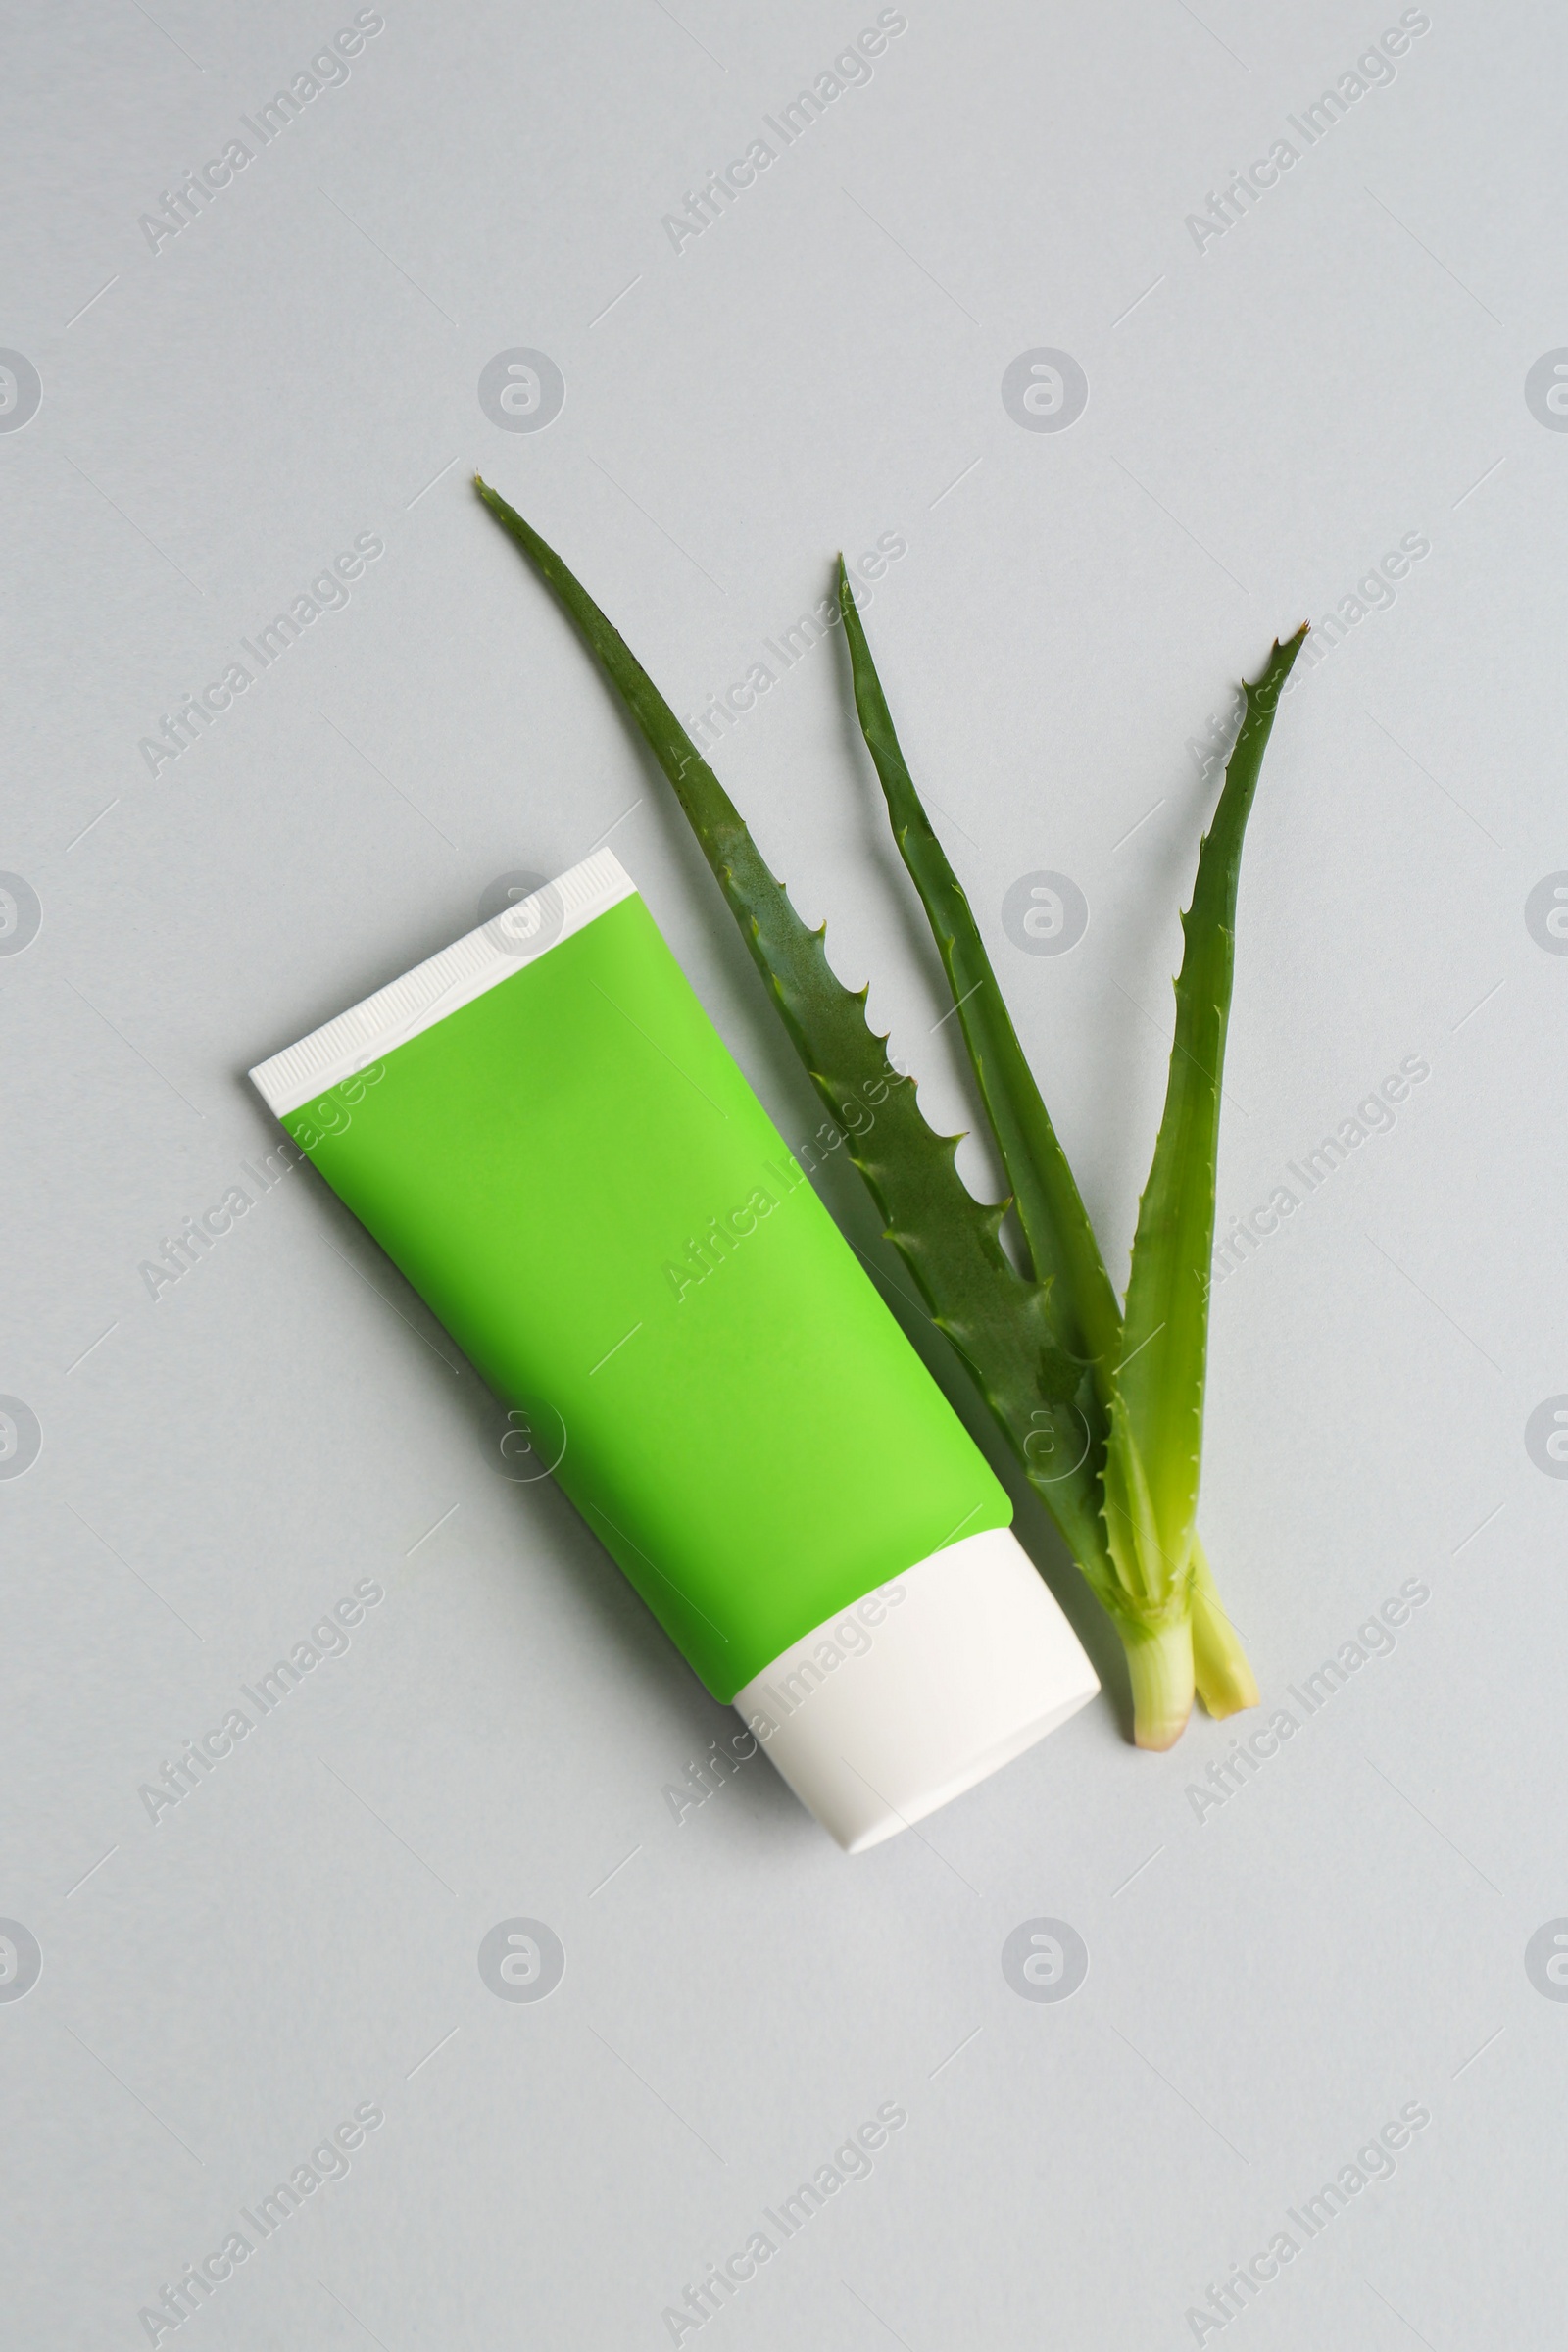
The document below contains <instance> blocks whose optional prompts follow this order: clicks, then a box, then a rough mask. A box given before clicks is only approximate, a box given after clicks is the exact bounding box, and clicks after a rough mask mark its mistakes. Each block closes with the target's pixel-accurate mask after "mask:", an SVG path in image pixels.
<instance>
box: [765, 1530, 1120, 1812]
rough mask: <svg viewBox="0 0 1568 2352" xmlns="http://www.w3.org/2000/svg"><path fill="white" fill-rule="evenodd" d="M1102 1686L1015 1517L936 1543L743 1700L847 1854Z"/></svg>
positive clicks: (815, 1634)
mask: <svg viewBox="0 0 1568 2352" xmlns="http://www.w3.org/2000/svg"><path fill="white" fill-rule="evenodd" d="M1099 1689H1100V1684H1099V1681H1098V1679H1097V1677H1096V1674H1095V1670H1094V1668H1093V1667H1092V1666H1091V1665H1090V1663H1089V1660H1088V1658H1087V1657H1086V1656H1085V1654H1084V1651H1083V1647H1082V1644H1081V1643H1080V1642H1079V1640H1078V1637H1077V1635H1076V1634H1075V1633H1074V1632H1073V1630H1072V1628H1071V1626H1070V1625H1069V1624H1068V1623H1067V1620H1066V1618H1065V1617H1064V1616H1063V1615H1062V1613H1061V1610H1060V1609H1059V1608H1058V1606H1057V1605H1056V1602H1055V1600H1054V1598H1053V1596H1052V1594H1051V1593H1050V1591H1049V1590H1048V1588H1047V1587H1046V1585H1044V1584H1043V1583H1042V1581H1041V1579H1040V1576H1039V1574H1038V1573H1037V1571H1036V1570H1035V1568H1034V1567H1033V1566H1032V1564H1031V1562H1030V1560H1029V1556H1028V1554H1027V1553H1026V1552H1025V1551H1024V1549H1023V1547H1022V1546H1021V1544H1019V1543H1018V1540H1017V1538H1016V1537H1015V1536H1014V1535H1013V1533H1012V1531H1011V1530H1010V1528H1005V1527H998V1528H991V1529H988V1530H987V1531H986V1532H985V1533H983V1534H981V1535H978V1536H965V1537H964V1538H962V1540H961V1541H960V1542H958V1543H956V1544H950V1545H949V1546H948V1547H947V1549H946V1550H944V1551H937V1552H933V1553H932V1554H931V1556H930V1557H929V1559H924V1560H920V1561H918V1562H917V1563H916V1565H915V1566H914V1567H912V1568H909V1569H907V1570H906V1571H905V1572H904V1574H903V1575H902V1576H897V1577H895V1578H893V1580H892V1581H891V1583H889V1584H886V1585H883V1586H880V1587H879V1588H878V1590H877V1591H876V1592H875V1593H867V1594H866V1596H865V1597H864V1599H862V1600H859V1601H856V1602H853V1603H852V1604H851V1606H850V1607H849V1608H847V1609H841V1610H840V1611H839V1613H838V1614H837V1616H835V1617H832V1618H830V1619H829V1620H828V1621H827V1623H826V1624H824V1625H819V1626H817V1627H815V1628H814V1629H813V1630H812V1631H811V1632H810V1633H809V1634H803V1635H802V1637H801V1639H800V1641H799V1642H792V1644H791V1645H790V1647H789V1648H788V1649H786V1650H785V1651H784V1652H783V1653H782V1654H781V1655H780V1656H779V1657H776V1658H775V1659H774V1660H773V1662H772V1664H771V1665H770V1666H766V1667H764V1668H763V1669H762V1672H761V1673H760V1674H759V1675H756V1676H754V1678H753V1679H752V1681H751V1682H749V1683H748V1684H747V1685H746V1687H745V1689H744V1690H742V1691H737V1692H736V1694H735V1700H734V1704H735V1707H736V1709H737V1711H738V1712H739V1714H740V1715H741V1717H742V1718H743V1719H744V1721H745V1722H746V1723H747V1724H748V1725H749V1726H750V1728H751V1729H752V1731H753V1732H754V1733H755V1735H756V1736H757V1738H758V1740H759V1741H760V1744H761V1745H762V1746H763V1747H764V1748H765V1749H766V1751H767V1753H768V1754H769V1755H770V1756H771V1757H772V1759H773V1762H774V1763H775V1764H776V1765H777V1766H778V1769H779V1771H780V1772H781V1773H782V1774H783V1776H784V1778H785V1780H786V1781H788V1783H789V1785H790V1787H791V1788H792V1789H794V1791H795V1793H796V1795H797V1796H798V1797H799V1798H800V1800H801V1802H802V1804H803V1805H805V1806H806V1808H807V1810H808V1811H809V1812H810V1813H814V1814H815V1816H816V1818H817V1820H818V1821H819V1822H820V1823H821V1824H822V1827H823V1828H824V1829H825V1830H827V1831H829V1832H831V1834H832V1836H833V1837H834V1838H836V1839H837V1840H838V1842H839V1844H840V1845H841V1846H842V1847H843V1848H844V1850H845V1852H846V1853H851V1854H862V1853H864V1852H865V1850H866V1848H867V1847H868V1846H872V1845H880V1844H881V1842H882V1840H883V1838H892V1837H893V1836H895V1835H896V1833H897V1832H898V1831H900V1830H903V1829H907V1828H908V1827H909V1825H910V1823H911V1822H916V1821H921V1820H923V1819H924V1817H925V1816H926V1814H928V1813H934V1812H935V1811H936V1809H937V1807H938V1806H939V1805H945V1804H947V1803H948V1801H949V1799H950V1798H952V1797H955V1796H961V1795H962V1794H963V1792H964V1790H965V1789H972V1788H973V1787H974V1786H975V1784H976V1782H977V1781H983V1780H984V1779H985V1778H986V1777H987V1775H988V1774H990V1773H993V1772H996V1771H997V1770H999V1768H1000V1767H1001V1766H1002V1765H1004V1764H1007V1763H1010V1762H1011V1760H1012V1758H1013V1757H1014V1756H1019V1755H1022V1753H1023V1751H1024V1749H1025V1748H1026V1747H1032V1746H1033V1745H1034V1743H1035V1741H1036V1740H1043V1739H1044V1738H1045V1736H1046V1734H1047V1733H1048V1732H1054V1730H1055V1728H1056V1726H1057V1724H1058V1723H1065V1722H1066V1720H1067V1718H1068V1716H1069V1715H1076V1713H1077V1712H1078V1709H1079V1708H1080V1707H1081V1706H1084V1705H1086V1704H1087V1702H1088V1701H1089V1700H1090V1699H1091V1698H1093V1697H1094V1695H1095V1693H1096V1691H1098V1690H1099Z"/></svg>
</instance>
